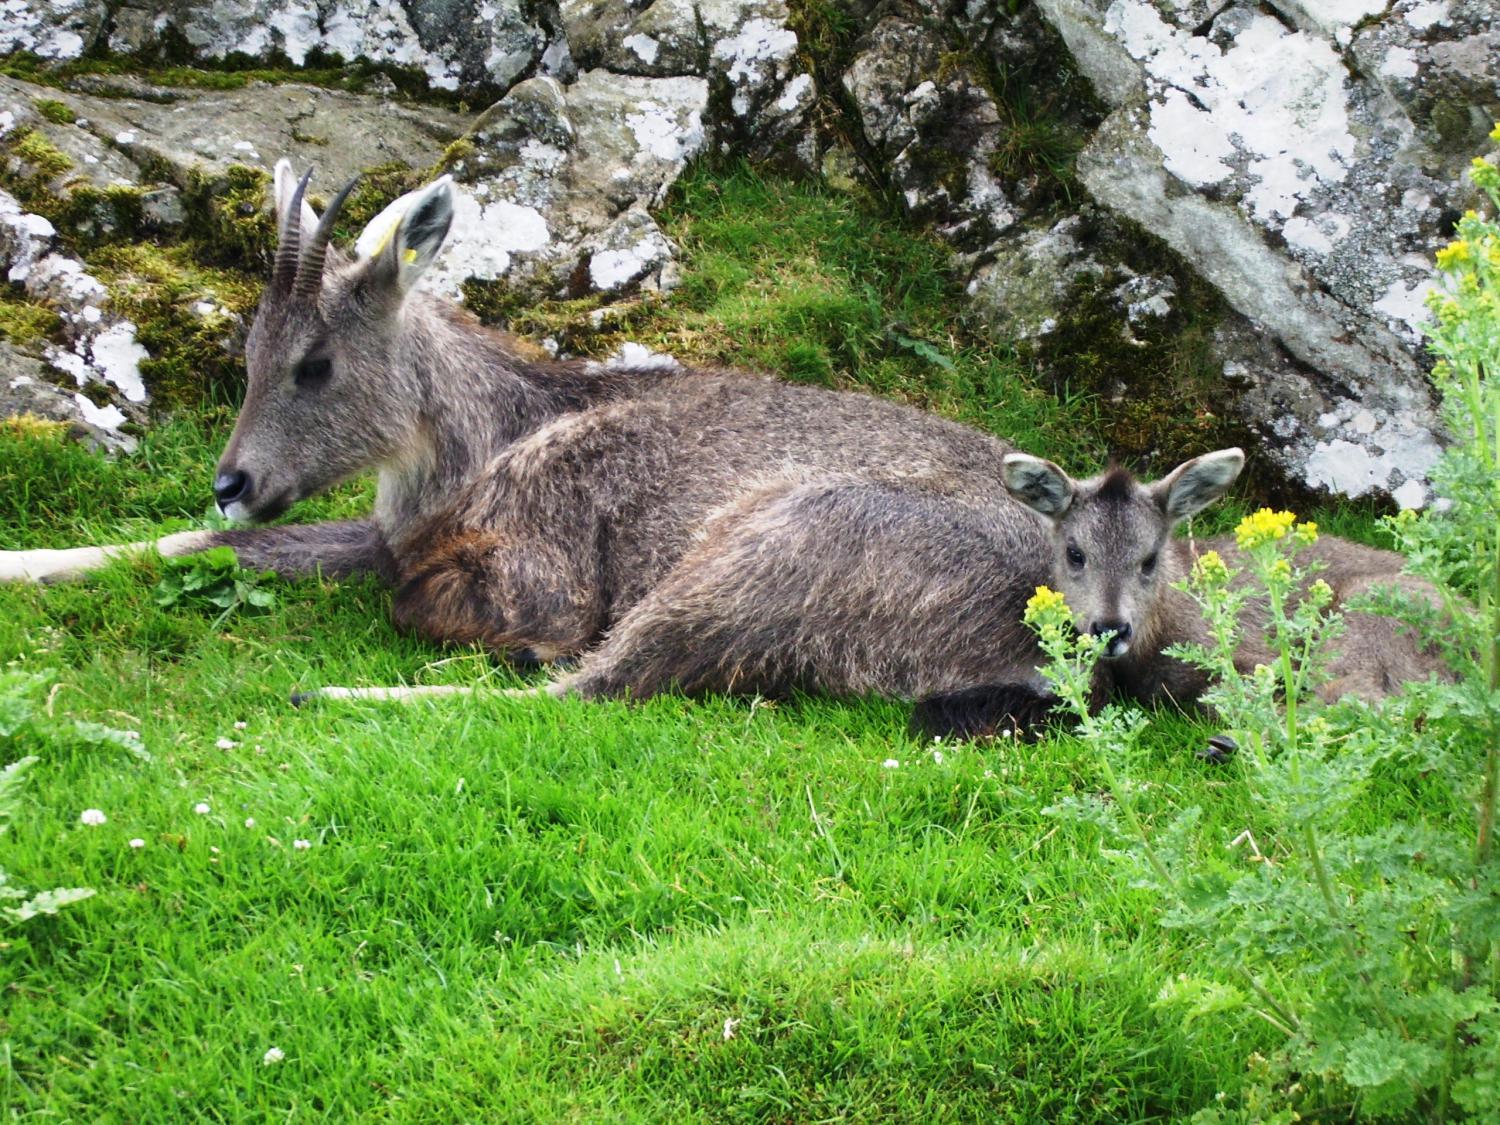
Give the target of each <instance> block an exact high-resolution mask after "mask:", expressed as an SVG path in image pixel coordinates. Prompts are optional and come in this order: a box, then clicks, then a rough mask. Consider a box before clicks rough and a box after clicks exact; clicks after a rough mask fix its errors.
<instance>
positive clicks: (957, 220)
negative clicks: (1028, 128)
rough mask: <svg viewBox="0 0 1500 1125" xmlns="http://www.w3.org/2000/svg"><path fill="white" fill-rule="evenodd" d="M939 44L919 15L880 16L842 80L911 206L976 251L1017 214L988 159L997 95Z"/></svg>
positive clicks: (996, 135)
mask: <svg viewBox="0 0 1500 1125" xmlns="http://www.w3.org/2000/svg"><path fill="white" fill-rule="evenodd" d="M944 47H945V44H944V43H943V41H942V40H941V39H940V38H937V37H935V36H934V35H933V33H932V31H931V29H930V28H929V27H927V26H926V25H924V24H922V23H917V22H912V21H909V20H906V19H903V18H900V17H895V16H893V17H890V18H887V19H882V20H881V21H880V22H879V23H877V24H876V25H875V26H874V27H873V28H872V29H871V30H870V31H869V32H868V33H867V34H866V35H865V36H864V38H863V39H862V40H861V42H860V44H859V47H858V48H857V54H856V56H855V59H854V62H853V63H852V64H851V65H850V67H849V69H848V70H847V71H845V73H844V76H843V84H844V89H845V91H846V92H847V93H848V95H849V97H850V98H851V99H852V100H853V102H854V104H856V105H857V106H858V107H859V114H860V121H861V124H862V125H863V128H864V135H865V139H866V141H867V142H868V143H869V144H870V145H871V146H872V147H873V148H874V149H875V151H876V152H877V153H878V154H879V156H880V157H881V159H882V162H883V165H884V169H885V171H886V174H887V175H888V176H889V178H890V180H891V183H892V185H893V186H894V187H895V189H896V190H897V191H898V192H899V193H900V195H901V198H902V199H903V201H904V202H905V205H906V208H907V210H908V211H909V212H910V213H911V214H912V216H913V217H914V218H917V219H922V220H927V221H931V222H933V223H934V224H935V225H936V226H937V227H938V229H939V231H940V232H941V233H942V234H943V235H944V236H945V237H947V238H948V239H949V240H950V241H952V242H954V243H955V244H956V245H958V246H960V247H961V248H964V249H970V250H973V249H979V248H982V247H985V246H988V245H990V244H991V243H992V242H993V241H994V239H995V238H996V237H997V236H998V235H999V234H1000V233H1002V232H1003V231H1005V230H1006V229H1007V228H1009V227H1010V226H1011V225H1012V224H1013V223H1014V222H1015V221H1016V220H1017V219H1018V218H1019V217H1020V212H1019V210H1018V209H1017V208H1016V206H1015V205H1014V204H1013V203H1012V202H1011V200H1010V199H1009V198H1008V197H1007V194H1006V191H1005V188H1004V186H1003V185H1002V183H1001V181H1000V178H999V176H998V175H997V174H996V173H995V171H994V170H993V168H992V167H991V157H992V155H993V154H994V152H995V149H996V147H997V146H998V144H999V143H1000V140H1001V137H1002V128H1001V117H1000V112H999V110H998V108H997V106H996V104H995V100H994V97H993V96H992V94H991V93H990V92H989V90H988V89H987V88H986V86H985V84H984V83H983V82H982V81H981V80H980V79H979V77H978V76H977V75H976V74H975V73H974V72H973V70H972V69H971V67H970V66H969V65H968V64H967V63H966V62H964V61H962V60H957V61H955V60H953V59H950V58H949V57H948V56H947V53H946V52H945V50H944Z"/></svg>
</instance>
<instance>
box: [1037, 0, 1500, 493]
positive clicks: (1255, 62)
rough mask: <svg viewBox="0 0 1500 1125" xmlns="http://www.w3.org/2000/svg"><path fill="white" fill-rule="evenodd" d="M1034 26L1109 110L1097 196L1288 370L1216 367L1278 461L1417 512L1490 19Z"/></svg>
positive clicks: (1363, 4) (1161, 20)
mask: <svg viewBox="0 0 1500 1125" xmlns="http://www.w3.org/2000/svg"><path fill="white" fill-rule="evenodd" d="M1038 6H1039V7H1040V8H1041V9H1042V11H1043V12H1044V14H1045V15H1046V16H1047V17H1048V18H1049V19H1050V20H1051V21H1052V22H1053V23H1054V24H1055V26H1056V27H1057V28H1058V30H1059V31H1060V33H1061V34H1062V36H1063V38H1064V39H1065V40H1066V42H1067V43H1068V45H1069V47H1070V49H1071V50H1072V52H1073V56H1074V58H1075V60H1076V61H1077V63H1078V65H1079V66H1080V68H1081V69H1083V70H1084V72H1085V73H1086V74H1087V75H1088V77H1089V78H1090V79H1091V80H1092V81H1093V82H1094V85H1095V88H1096V90H1097V91H1098V93H1099V95H1100V96H1101V97H1102V98H1104V99H1105V100H1106V101H1107V102H1109V103H1110V104H1111V105H1112V106H1113V107H1114V109H1113V112H1112V113H1111V114H1110V116H1109V119H1108V120H1107V121H1106V122H1105V123H1104V124H1103V125H1102V126H1101V127H1100V128H1099V129H1098V130H1097V132H1096V133H1095V134H1094V135H1093V137H1092V138H1091V140H1090V142H1089V144H1088V146H1087V147H1086V148H1085V150H1084V152H1083V153H1082V155H1081V156H1080V159H1079V162H1078V171H1079V177H1080V179H1081V181H1082V182H1083V184H1084V185H1085V186H1086V187H1087V189H1088V191H1089V192H1090V194H1091V195H1092V196H1093V198H1094V199H1095V200H1096V201H1097V202H1099V203H1101V204H1103V205H1104V206H1106V207H1108V208H1110V209H1111V210H1112V211H1114V212H1116V213H1117V214H1119V215H1122V216H1125V217H1127V218H1128V219H1130V220H1132V221H1134V222H1136V223H1139V224H1140V225H1141V226H1142V227H1143V228H1144V229H1145V230H1147V231H1148V232H1150V233H1152V234H1154V235H1156V236H1158V237H1160V238H1161V239H1163V240H1164V241H1165V242H1166V243H1167V244H1168V245H1170V246H1171V247H1172V248H1173V249H1174V250H1175V251H1177V252H1178V253H1179V254H1180V255H1181V256H1182V257H1183V259H1184V260H1185V261H1186V262H1188V263H1189V264H1190V265H1191V266H1192V268H1193V269H1194V270H1196V271H1198V272H1199V273H1200V274H1201V275H1202V276H1204V277H1205V278H1207V279H1208V280H1209V281H1210V282H1211V283H1212V284H1213V285H1214V286H1215V288H1216V289H1217V290H1218V291H1219V292H1220V293H1221V294H1222V295H1223V297H1224V299H1225V301H1226V302H1227V304H1228V305H1229V307H1230V308H1231V309H1233V310H1234V311H1235V312H1237V313H1238V314H1240V315H1241V316H1242V317H1244V318H1245V319H1246V320H1247V321H1248V323H1249V324H1251V325H1253V326H1254V327H1255V329H1256V330H1257V331H1258V332H1259V333H1261V334H1262V335H1263V336H1265V337H1267V338H1268V339H1269V340H1270V341H1272V342H1273V343H1274V345H1275V349H1273V351H1279V352H1280V353H1282V356H1281V357H1278V358H1277V359H1276V360H1275V361H1273V362H1269V363H1268V362H1266V359H1267V352H1266V351H1265V349H1263V348H1257V349H1256V351H1258V352H1259V353H1260V354H1259V355H1258V356H1257V355H1256V354H1249V353H1247V354H1237V353H1226V354H1224V355H1222V356H1221V359H1222V362H1223V365H1224V370H1225V373H1226V376H1228V377H1229V378H1230V380H1231V386H1232V385H1233V384H1238V385H1239V387H1240V393H1238V394H1237V396H1236V397H1237V401H1238V412H1239V414H1240V416H1241V417H1242V418H1243V419H1244V421H1245V422H1246V424H1247V425H1248V426H1249V427H1250V428H1251V429H1252V430H1253V431H1254V432H1255V433H1257V434H1258V435H1259V436H1260V437H1261V438H1262V439H1264V443H1265V448H1266V451H1267V452H1268V453H1269V454H1270V455H1271V456H1272V457H1273V458H1274V459H1275V460H1276V461H1277V462H1278V463H1279V464H1280V465H1281V466H1282V467H1283V468H1284V469H1285V470H1286V471H1287V472H1288V473H1289V474H1290V475H1291V476H1292V477H1293V478H1294V479H1296V480H1299V481H1301V482H1302V483H1304V484H1305V485H1307V486H1309V487H1312V488H1319V489H1328V490H1330V491H1334V492H1339V493H1344V494H1348V495H1361V494H1364V493H1369V492H1374V493H1386V494H1390V495H1393V496H1395V497H1396V498H1397V499H1398V501H1400V502H1401V503H1404V504H1418V503H1421V502H1423V501H1424V500H1425V498H1426V495H1427V490H1426V487H1425V482H1424V477H1425V473H1426V471H1427V469H1428V468H1429V467H1430V465H1431V463H1432V461H1433V459H1434V458H1435V456H1436V453H1437V448H1438V445H1437V440H1436V437H1437V434H1438V432H1439V427H1438V424H1437V420H1436V417H1435V415H1434V413H1433V411H1432V407H1431V399H1430V391H1429V387H1428V382H1427V379H1426V377H1425V372H1424V365H1423V360H1422V356H1421V350H1420V343H1419V333H1418V331H1417V328H1416V326H1417V324H1418V323H1419V322H1420V321H1421V319H1422V317H1423V306H1422V299H1423V297H1424V295H1425V293H1426V292H1427V290H1428V288H1429V287H1430V284H1431V270H1430V265H1429V262H1430V260H1431V254H1432V251H1433V250H1434V249H1435V248H1436V247H1437V246H1438V245H1440V244H1441V242H1442V241H1443V240H1444V239H1445V237H1446V235H1447V230H1448V224H1449V223H1450V222H1451V218H1452V216H1453V215H1454V214H1456V212H1457V211H1458V210H1461V209H1462V207H1463V206H1464V205H1465V203H1466V202H1467V198H1466V192H1465V189H1464V188H1463V187H1462V186H1460V185H1459V184H1458V183H1457V174H1458V169H1459V167H1460V161H1459V160H1458V159H1456V156H1455V154H1456V153H1459V152H1462V155H1463V158H1464V160H1466V159H1467V157H1468V156H1470V155H1472V153H1473V151H1474V149H1475V146H1476V144H1477V143H1478V142H1479V141H1480V140H1481V139H1482V138H1483V135H1484V132H1485V130H1486V129H1487V128H1488V121H1490V120H1492V119H1493V116H1494V114H1495V112H1496V111H1497V110H1500V64H1497V63H1496V62H1495V58H1496V52H1495V44H1496V31H1495V17H1494V14H1493V9H1492V6H1491V5H1488V4H1481V3H1472V4H1471V3H1465V2H1460V0H1454V2H1448V0H1402V2H1400V3H1397V4H1394V5H1390V6H1389V7H1388V6H1387V5H1386V4H1384V3H1381V2H1377V0H1351V2H1350V3H1344V4H1340V5H1337V6H1330V5H1321V4H1310V3H1298V2H1285V3H1280V4H1277V5H1276V10H1274V11H1267V10H1265V9H1263V8H1262V7H1258V6H1255V5H1251V4H1248V3H1240V2H1234V3H1230V4H1227V5H1215V6H1207V7H1204V6H1194V5H1186V6H1184V5H1181V4H1176V3H1166V2H1152V0H1038ZM1199 7H1203V10H1201V11H1200V10H1199ZM1236 338H1238V339H1245V338H1246V337H1245V334H1244V333H1242V332H1234V333H1230V334H1228V336H1227V337H1226V341H1225V343H1226V346H1227V343H1228V341H1229V340H1232V339H1236Z"/></svg>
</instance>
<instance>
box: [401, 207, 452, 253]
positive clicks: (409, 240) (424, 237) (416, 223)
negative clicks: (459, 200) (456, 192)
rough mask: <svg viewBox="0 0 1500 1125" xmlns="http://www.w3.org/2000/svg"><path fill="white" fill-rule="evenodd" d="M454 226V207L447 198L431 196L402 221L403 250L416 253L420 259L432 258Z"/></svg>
mask: <svg viewBox="0 0 1500 1125" xmlns="http://www.w3.org/2000/svg"><path fill="white" fill-rule="evenodd" d="M452 225H453V206H452V203H451V202H450V201H449V199H448V198H447V196H446V195H444V194H442V193H435V194H433V195H429V196H428V197H427V198H426V199H424V200H422V201H421V202H420V203H419V204H417V206H416V207H415V208H414V209H413V210H412V211H411V212H410V213H409V214H408V215H407V216H406V218H405V219H403V220H402V223H401V243H402V250H403V251H406V252H411V251H415V252H416V254H417V256H418V257H419V258H424V259H426V258H431V257H432V256H433V255H434V254H436V253H437V252H438V248H439V247H441V246H442V244H443V239H445V238H447V237H448V228H449V227H451V226H452Z"/></svg>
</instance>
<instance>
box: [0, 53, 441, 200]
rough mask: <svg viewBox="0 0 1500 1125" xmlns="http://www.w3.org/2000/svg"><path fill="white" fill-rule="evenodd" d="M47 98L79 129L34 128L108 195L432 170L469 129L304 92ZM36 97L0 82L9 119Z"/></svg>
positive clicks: (363, 101) (295, 88) (343, 96)
mask: <svg viewBox="0 0 1500 1125" xmlns="http://www.w3.org/2000/svg"><path fill="white" fill-rule="evenodd" d="M46 95H47V96H50V97H53V98H54V99H55V100H57V101H60V102H62V103H63V104H64V105H66V106H67V107H68V108H69V109H70V110H72V111H73V113H74V114H75V115H76V117H77V119H78V121H77V123H76V124H72V125H57V124H54V123H52V122H50V121H44V120H39V119H34V120H33V122H32V124H33V125H34V126H35V127H37V128H40V129H41V130H42V131H43V132H44V133H45V134H46V136H47V137H48V139H49V140H51V141H52V142H53V144H55V145H56V146H57V147H58V148H60V149H62V150H63V151H64V152H65V153H67V154H68V155H69V156H70V157H72V156H74V154H75V153H77V154H78V157H77V158H76V159H75V160H74V171H75V173H76V174H77V175H78V176H82V177H84V178H86V179H87V180H89V181H91V182H93V183H95V184H96V185H99V186H103V185H104V184H107V183H116V184H123V185H128V186H145V185H153V184H158V183H160V182H161V180H160V178H159V173H160V172H161V171H162V170H163V169H166V170H169V173H170V175H171V176H172V178H173V179H174V180H176V181H177V183H178V184H179V186H181V185H182V184H184V183H185V182H186V180H187V177H188V175H189V174H190V173H192V174H195V175H204V174H207V175H210V176H216V175H222V174H223V173H224V172H226V171H227V170H228V169H229V167H230V166H231V165H235V164H238V165H244V166H248V167H252V168H261V169H264V170H265V171H267V172H269V171H270V170H271V168H272V167H273V166H274V165H275V163H276V161H277V160H279V159H280V158H281V157H283V156H287V157H290V158H291V159H292V160H293V161H294V162H296V164H297V165H298V167H308V166H313V165H316V167H317V169H318V181H319V183H320V184H338V183H342V182H343V181H344V180H347V179H348V178H349V177H351V176H353V175H354V174H355V173H356V172H358V171H359V170H361V169H363V168H370V167H374V166H376V165H380V164H387V163H401V164H406V165H408V166H410V167H430V166H431V165H433V164H436V163H437V161H438V159H439V158H440V157H441V156H442V153H443V149H444V148H445V147H446V146H447V145H448V144H449V143H451V142H452V141H453V140H455V139H457V138H458V137H459V136H461V135H462V134H463V132H464V130H465V129H466V128H467V127H468V124H469V119H468V118H466V117H464V116H462V115H460V114H456V113H451V112H449V111H447V110H443V109H439V108H437V107H435V106H421V107H420V108H414V107H412V106H408V105H404V104H400V103H394V104H393V103H389V102H384V101H381V100H378V99H375V98H371V97H366V96H363V95H359V94H349V93H345V92H343V91H340V90H325V89H322V88H321V87H317V86H301V85H296V84H284V85H270V84H266V83H251V84H250V85H248V86H246V87H244V88H243V89H239V90H169V89H159V90H158V97H157V98H154V99H152V100H146V99H143V98H136V97H98V96H92V95H87V94H74V93H70V92H66V91H52V90H49V91H46ZM36 96H40V95H39V93H38V88H37V87H32V86H28V84H26V83H20V82H14V81H11V80H7V79H0V106H4V107H5V108H7V109H9V108H11V107H12V106H13V105H14V104H17V103H19V102H21V101H23V100H25V99H28V98H35V97H36ZM33 118H35V115H33ZM90 156H94V157H95V159H94V160H92V161H90V160H89V159H88V158H89V157H90Z"/></svg>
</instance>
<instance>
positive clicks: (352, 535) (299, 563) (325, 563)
mask: <svg viewBox="0 0 1500 1125" xmlns="http://www.w3.org/2000/svg"><path fill="white" fill-rule="evenodd" d="M209 547H231V548H233V550H234V553H235V556H236V557H237V558H238V559H239V561H240V565H241V566H243V567H246V568H247V569H250V570H274V571H275V572H276V573H277V574H280V575H283V576H285V577H288V578H294V577H297V576H300V575H304V574H319V575H322V576H323V577H324V578H349V577H351V576H353V575H357V574H372V575H374V576H375V577H377V578H379V579H380V580H381V581H382V582H384V583H385V584H386V585H395V582H396V576H397V571H396V559H395V557H394V556H393V555H392V554H391V551H390V548H389V547H387V546H386V543H385V537H384V536H383V535H381V533H380V529H379V528H378V527H376V526H375V522H374V521H373V520H338V521H334V522H329V523H308V524H290V525H288V526H286V527H247V528H232V529H230V530H226V531H214V532H210V533H209V535H208V538H207V540H206V542H205V543H204V549H206V548H209Z"/></svg>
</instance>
